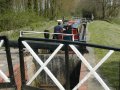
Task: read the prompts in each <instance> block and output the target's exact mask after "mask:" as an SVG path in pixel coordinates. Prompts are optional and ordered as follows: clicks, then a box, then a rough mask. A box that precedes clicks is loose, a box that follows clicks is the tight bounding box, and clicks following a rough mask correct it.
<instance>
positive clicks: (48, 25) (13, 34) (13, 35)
mask: <svg viewBox="0 0 120 90" xmlns="http://www.w3.org/2000/svg"><path fill="white" fill-rule="evenodd" d="M56 24H57V22H55V21H48V20H41V21H39V22H36V23H31V24H30V25H28V26H26V27H24V28H19V29H16V30H9V31H2V32H0V35H1V36H2V35H5V36H7V37H8V38H9V39H10V40H17V39H18V38H19V34H20V31H40V32H43V31H44V30H45V29H47V30H49V31H50V32H53V27H54V26H55V25H56ZM24 36H25V37H35V38H37V37H43V34H31V35H24Z"/></svg>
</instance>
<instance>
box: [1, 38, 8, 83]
mask: <svg viewBox="0 0 120 90" xmlns="http://www.w3.org/2000/svg"><path fill="white" fill-rule="evenodd" d="M3 43H4V40H1V41H0V47H2V45H3ZM0 76H1V77H2V78H3V79H4V81H5V82H10V80H9V78H8V77H7V76H6V75H5V74H4V73H3V72H2V71H1V70H0Z"/></svg>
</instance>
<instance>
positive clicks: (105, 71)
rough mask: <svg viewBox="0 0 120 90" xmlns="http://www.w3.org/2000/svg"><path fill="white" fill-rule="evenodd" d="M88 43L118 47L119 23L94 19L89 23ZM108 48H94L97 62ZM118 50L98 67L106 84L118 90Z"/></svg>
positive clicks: (119, 58) (119, 36) (119, 38)
mask: <svg viewBox="0 0 120 90" xmlns="http://www.w3.org/2000/svg"><path fill="white" fill-rule="evenodd" d="M88 30H89V32H90V41H89V42H90V43H94V44H99V45H105V46H112V47H119V48H120V25H119V24H115V23H108V22H105V21H94V22H93V23H90V24H89V27H88ZM107 52H108V50H103V49H95V55H96V59H97V61H96V62H98V61H99V60H100V59H101V58H102V57H103V56H104V55H105V54H106V53H107ZM119 67H120V52H115V53H114V54H113V55H112V56H111V57H110V58H109V59H108V60H107V61H106V62H105V63H104V64H103V65H102V66H101V67H100V68H99V72H100V74H101V76H102V78H104V80H105V81H106V82H107V83H108V86H111V87H113V88H114V89H115V90H119V75H120V72H119V71H120V70H119V69H120V68H119Z"/></svg>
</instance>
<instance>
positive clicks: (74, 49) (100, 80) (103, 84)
mask: <svg viewBox="0 0 120 90" xmlns="http://www.w3.org/2000/svg"><path fill="white" fill-rule="evenodd" d="M70 47H71V48H72V50H73V51H74V52H75V53H76V55H77V56H78V57H79V58H80V59H81V61H82V62H83V63H84V64H85V65H86V67H87V68H88V69H89V70H90V73H92V74H93V75H94V76H95V78H96V79H97V80H98V81H99V83H100V84H101V85H102V86H103V87H104V89H105V90H110V89H109V87H108V86H107V85H106V84H105V82H104V81H103V80H102V79H101V77H100V76H99V75H98V74H97V73H96V72H95V70H96V69H97V68H98V67H99V66H100V65H101V64H102V63H103V62H101V63H99V64H98V65H97V66H96V67H95V68H92V66H91V65H90V64H89V63H88V62H87V60H86V59H85V58H84V57H83V56H82V54H81V53H80V52H79V51H78V50H77V48H76V47H75V46H73V45H70ZM85 78H87V77H85ZM73 90H76V89H73Z"/></svg>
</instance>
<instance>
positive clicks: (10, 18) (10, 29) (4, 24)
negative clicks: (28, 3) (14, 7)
mask: <svg viewBox="0 0 120 90" xmlns="http://www.w3.org/2000/svg"><path fill="white" fill-rule="evenodd" d="M55 24H57V23H56V22H55V21H51V20H49V19H48V18H44V17H42V16H38V15H36V13H35V12H18V13H16V12H10V11H9V12H6V13H4V14H0V35H5V36H8V38H9V39H18V37H19V32H20V31H26V30H29V31H31V30H32V31H33V30H35V31H44V30H45V29H49V28H50V27H51V26H54V25H55ZM50 31H51V30H50ZM37 36H40V35H37ZM34 37H36V35H35V36H34Z"/></svg>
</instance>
